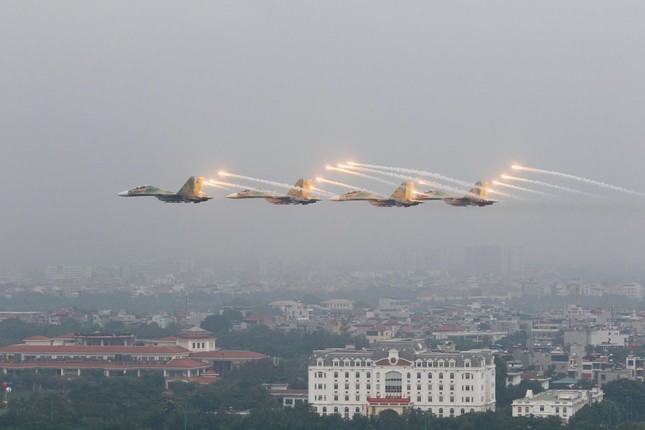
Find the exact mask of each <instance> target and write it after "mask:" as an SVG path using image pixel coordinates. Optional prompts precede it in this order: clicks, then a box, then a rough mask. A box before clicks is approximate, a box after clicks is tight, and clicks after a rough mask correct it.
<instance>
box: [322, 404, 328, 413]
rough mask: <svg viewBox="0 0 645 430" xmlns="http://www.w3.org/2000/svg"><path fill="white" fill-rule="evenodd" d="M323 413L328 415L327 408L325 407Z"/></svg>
mask: <svg viewBox="0 0 645 430" xmlns="http://www.w3.org/2000/svg"><path fill="white" fill-rule="evenodd" d="M322 412H323V415H327V406H323V409H322Z"/></svg>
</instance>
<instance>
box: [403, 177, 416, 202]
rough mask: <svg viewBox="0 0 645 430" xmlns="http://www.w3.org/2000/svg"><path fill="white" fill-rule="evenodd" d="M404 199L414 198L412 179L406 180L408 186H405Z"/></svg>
mask: <svg viewBox="0 0 645 430" xmlns="http://www.w3.org/2000/svg"><path fill="white" fill-rule="evenodd" d="M405 200H406V201H411V200H414V181H410V182H408V186H407V187H406V188H405Z"/></svg>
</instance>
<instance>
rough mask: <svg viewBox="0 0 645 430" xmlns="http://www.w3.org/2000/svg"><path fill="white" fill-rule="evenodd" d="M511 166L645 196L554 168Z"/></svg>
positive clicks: (644, 195) (642, 195)
mask: <svg viewBox="0 0 645 430" xmlns="http://www.w3.org/2000/svg"><path fill="white" fill-rule="evenodd" d="M511 167H512V168H513V169H515V170H525V171H527V172H534V173H543V174H545V175H552V176H559V177H561V178H566V179H571V180H574V181H578V182H584V183H585V184H590V185H595V186H597V187H602V188H606V189H608V190H614V191H619V192H621V193H626V194H631V195H634V196H640V197H645V194H644V193H640V192H638V191H634V190H630V189H627V188H623V187H618V186H616V185H611V184H606V183H604V182H600V181H596V180H595V179H589V178H583V177H582V176H576V175H570V174H568V173H561V172H555V171H553V170H544V169H536V168H534V167H525V166H519V165H517V164H514V165H512V166H511Z"/></svg>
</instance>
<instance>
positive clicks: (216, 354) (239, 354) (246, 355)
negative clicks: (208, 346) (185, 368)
mask: <svg viewBox="0 0 645 430" xmlns="http://www.w3.org/2000/svg"><path fill="white" fill-rule="evenodd" d="M190 356H191V357H193V358H208V359H215V360H259V359H262V358H268V357H269V356H268V355H265V354H261V353H259V352H253V351H244V350H229V351H225V350H223V349H218V350H216V351H202V352H194V353H192V354H190Z"/></svg>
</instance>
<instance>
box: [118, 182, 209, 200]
mask: <svg viewBox="0 0 645 430" xmlns="http://www.w3.org/2000/svg"><path fill="white" fill-rule="evenodd" d="M203 183H204V178H202V177H200V178H199V179H197V181H195V177H194V176H191V177H190V178H188V180H187V181H186V183H185V184H184V186H183V187H181V189H180V190H179V191H177V192H176V193H173V192H172V191H167V190H164V189H162V188H158V187H155V186H152V185H142V186H140V187H137V188H133V189H131V190H128V191H123V192H121V193H119V195H120V196H121V197H140V196H153V197H156V198H158V199H159V200H161V201H162V202H166V203H190V202H193V203H200V202H205V201H206V200H211V199H212V197H211V196H209V195H206V194H204V193H203V192H202V187H203Z"/></svg>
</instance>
